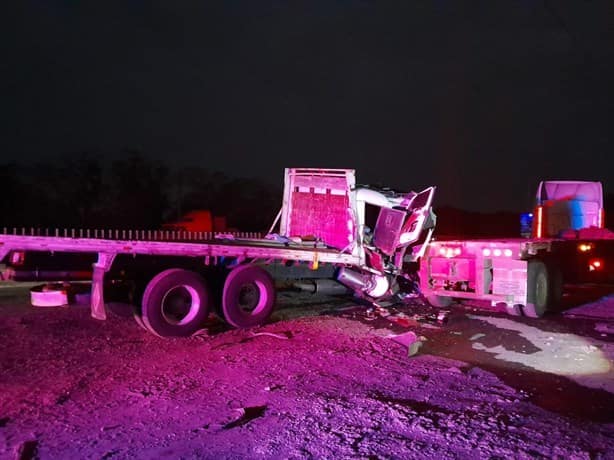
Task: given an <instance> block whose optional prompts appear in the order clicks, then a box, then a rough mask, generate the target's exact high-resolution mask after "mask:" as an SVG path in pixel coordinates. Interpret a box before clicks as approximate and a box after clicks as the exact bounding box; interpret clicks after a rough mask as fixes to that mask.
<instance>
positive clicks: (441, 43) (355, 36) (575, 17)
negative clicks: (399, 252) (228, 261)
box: [0, 0, 614, 212]
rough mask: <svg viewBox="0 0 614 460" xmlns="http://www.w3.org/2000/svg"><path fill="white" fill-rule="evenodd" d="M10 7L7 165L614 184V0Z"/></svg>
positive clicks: (494, 183) (497, 192)
mask: <svg viewBox="0 0 614 460" xmlns="http://www.w3.org/2000/svg"><path fill="white" fill-rule="evenodd" d="M7 10H8V12H7V14H6V21H7V25H8V27H7V28H8V30H9V35H10V36H11V37H12V40H10V41H8V42H7V43H6V46H7V48H8V50H7V51H8V53H7V54H6V59H5V61H4V62H3V63H2V64H0V65H1V66H2V73H3V80H4V82H5V85H4V88H5V94H4V97H3V105H2V110H3V120H5V122H4V123H3V124H2V125H1V126H2V127H1V128H0V151H1V152H2V158H1V160H0V164H7V163H11V162H20V163H26V164H28V163H30V164H31V163H34V162H37V161H50V162H53V161H54V160H57V159H58V158H60V157H61V155H63V154H65V153H66V152H90V153H92V154H93V155H96V156H97V157H98V158H99V159H100V160H101V161H103V162H104V161H106V159H107V157H109V159H110V158H111V157H117V156H119V155H121V152H123V151H124V150H126V149H129V150H130V149H132V150H138V151H140V152H142V153H143V154H145V155H146V156H147V157H148V158H149V159H151V160H152V161H156V160H158V161H164V162H166V163H168V164H171V165H173V164H174V165H183V166H195V167H201V168H205V169H207V170H209V171H220V172H222V173H224V174H226V175H228V176H230V177H237V178H238V177H251V178H255V179H258V180H262V181H265V182H266V183H268V184H271V185H272V186H274V187H278V188H280V189H281V185H282V183H283V170H284V168H285V167H323V168H325V167H335V168H352V169H355V170H356V177H357V182H358V183H362V184H379V185H384V186H389V187H391V188H394V189H400V190H408V189H420V188H422V187H426V186H429V185H436V186H437V187H438V192H437V196H436V203H437V204H438V205H439V206H446V205H449V206H454V207H458V208H461V209H468V210H472V211H481V212H495V211H499V210H501V211H515V212H519V211H522V210H526V209H528V208H530V206H531V205H532V200H533V197H534V193H535V189H536V187H537V184H538V182H539V181H540V180H546V179H553V180H554V179H559V180H561V179H568V180H571V179H577V180H599V181H601V182H602V183H603V185H604V189H605V192H606V194H611V193H613V192H614V189H613V188H612V183H613V179H614V160H613V155H612V153H611V152H612V151H613V150H614V149H613V147H614V139H613V137H612V134H611V126H610V125H611V120H612V119H614V87H613V86H612V84H611V82H612V81H614V59H613V58H614V46H613V44H614V29H612V28H611V27H610V25H611V23H612V14H613V13H614V8H612V7H611V3H610V2H609V1H605V0H602V1H591V2H582V3H578V2H574V1H571V0H569V1H562V2H556V3H554V2H549V1H546V0H544V1H542V2H524V1H523V2H488V1H478V2H446V1H437V2H410V3H408V2H391V3H386V4H384V5H380V4H376V3H373V2H368V1H364V2H338V3H335V4H331V3H330V2H321V1H318V2H310V3H308V4H291V5H286V4H278V3H276V2H264V3H261V2H260V3H258V4H257V5H256V4H253V3H252V2H245V1H238V2H236V3H232V4H228V3H223V4H219V5H209V4H200V3H192V2H179V3H175V4H166V3H139V2H111V3H105V4H104V5H100V4H81V3H76V4H65V3H60V2H43V3H38V2H29V3H25V2H19V3H11V4H10V5H8V6H7Z"/></svg>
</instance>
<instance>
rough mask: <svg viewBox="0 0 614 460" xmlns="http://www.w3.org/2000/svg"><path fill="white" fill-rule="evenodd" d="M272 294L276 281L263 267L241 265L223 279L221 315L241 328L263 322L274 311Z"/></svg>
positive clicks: (273, 294)
mask: <svg viewBox="0 0 614 460" xmlns="http://www.w3.org/2000/svg"><path fill="white" fill-rule="evenodd" d="M275 296H276V292H275V283H274V281H273V278H272V277H271V275H269V273H268V272H267V271H266V270H264V269H263V268H261V267H259V266H257V265H241V266H239V267H237V268H235V269H234V270H232V271H231V272H230V273H229V274H228V277H227V278H226V281H225V282H224V290H223V292H222V312H223V315H224V319H225V320H226V321H227V322H228V323H229V324H230V325H232V326H234V327H237V328H241V329H242V328H248V327H253V326H258V325H260V324H263V323H264V322H266V320H267V319H268V318H269V316H271V313H273V307H274V306H275Z"/></svg>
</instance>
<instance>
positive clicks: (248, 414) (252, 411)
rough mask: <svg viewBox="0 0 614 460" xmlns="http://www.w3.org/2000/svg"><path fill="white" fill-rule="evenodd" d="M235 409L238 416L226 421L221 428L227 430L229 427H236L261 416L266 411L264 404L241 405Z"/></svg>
mask: <svg viewBox="0 0 614 460" xmlns="http://www.w3.org/2000/svg"><path fill="white" fill-rule="evenodd" d="M235 410H236V411H238V412H239V413H240V415H239V418H238V419H236V420H234V421H232V422H229V423H227V424H226V425H224V426H223V427H222V429H224V430H229V429H231V428H236V427H238V426H242V425H245V424H246V423H249V422H251V421H252V420H254V419H255V418H258V417H262V416H263V415H264V413H265V411H266V406H252V407H241V408H239V409H235Z"/></svg>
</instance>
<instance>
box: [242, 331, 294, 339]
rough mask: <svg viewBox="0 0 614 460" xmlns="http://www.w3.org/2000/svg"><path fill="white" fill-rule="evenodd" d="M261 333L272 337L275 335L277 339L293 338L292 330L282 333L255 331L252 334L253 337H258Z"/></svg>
mask: <svg viewBox="0 0 614 460" xmlns="http://www.w3.org/2000/svg"><path fill="white" fill-rule="evenodd" d="M259 335H268V336H270V337H275V338H276V339H282V340H288V339H291V338H292V332H290V331H285V332H282V333H281V334H275V333H273V332H254V333H252V334H251V336H252V337H258V336H259Z"/></svg>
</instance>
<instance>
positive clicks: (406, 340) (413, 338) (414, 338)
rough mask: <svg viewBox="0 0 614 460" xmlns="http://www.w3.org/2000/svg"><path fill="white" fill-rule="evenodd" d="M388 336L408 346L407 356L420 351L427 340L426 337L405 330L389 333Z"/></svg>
mask: <svg viewBox="0 0 614 460" xmlns="http://www.w3.org/2000/svg"><path fill="white" fill-rule="evenodd" d="M386 337H387V338H389V339H392V340H393V341H395V342H397V343H400V344H401V345H405V346H406V347H407V356H414V355H415V354H416V353H418V351H419V350H420V348H421V347H422V345H423V343H424V342H425V341H426V337H423V336H418V335H416V333H415V332H412V331H409V332H405V333H404V334H398V335H388V336H386Z"/></svg>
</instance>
